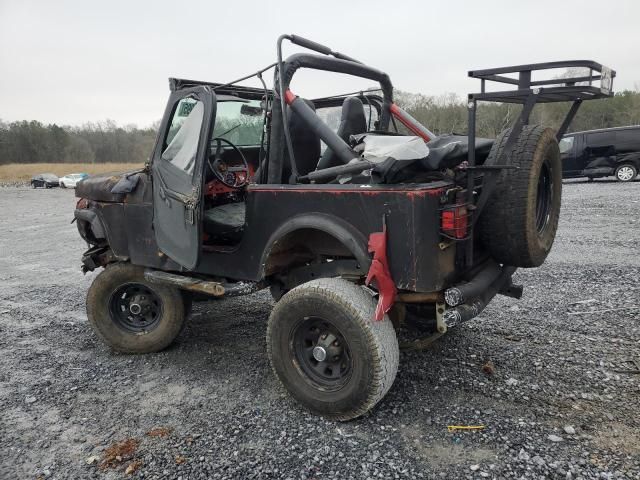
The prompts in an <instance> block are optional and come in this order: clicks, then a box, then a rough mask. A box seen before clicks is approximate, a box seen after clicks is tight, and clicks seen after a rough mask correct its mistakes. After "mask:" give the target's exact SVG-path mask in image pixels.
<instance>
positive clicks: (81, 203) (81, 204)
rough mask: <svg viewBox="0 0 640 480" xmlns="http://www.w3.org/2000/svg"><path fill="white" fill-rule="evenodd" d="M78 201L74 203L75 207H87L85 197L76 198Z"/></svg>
mask: <svg viewBox="0 0 640 480" xmlns="http://www.w3.org/2000/svg"><path fill="white" fill-rule="evenodd" d="M77 200H78V203H76V209H78V210H82V209H83V208H89V200H87V199H86V198H78V199H77Z"/></svg>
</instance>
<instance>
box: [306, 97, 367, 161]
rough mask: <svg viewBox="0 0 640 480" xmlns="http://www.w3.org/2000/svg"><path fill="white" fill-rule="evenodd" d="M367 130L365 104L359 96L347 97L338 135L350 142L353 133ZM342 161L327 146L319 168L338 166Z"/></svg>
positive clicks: (357, 133) (343, 106) (343, 104)
mask: <svg viewBox="0 0 640 480" xmlns="http://www.w3.org/2000/svg"><path fill="white" fill-rule="evenodd" d="M366 131H367V116H366V115H365V113H364V105H363V104H362V100H360V99H359V98H358V97H347V98H345V99H344V101H343V102H342V113H341V116H340V126H339V127H338V131H337V132H336V133H337V134H338V136H339V137H340V138H341V139H342V140H344V141H345V142H347V143H349V137H350V136H351V135H359V134H361V133H365V132H366ZM338 165H342V161H341V160H340V159H339V158H338V156H337V155H336V154H335V153H333V150H331V149H330V148H327V149H326V150H325V152H324V154H323V155H322V158H321V159H320V161H319V162H318V170H320V169H321V168H329V167H337V166H338Z"/></svg>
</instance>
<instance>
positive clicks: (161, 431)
mask: <svg viewBox="0 0 640 480" xmlns="http://www.w3.org/2000/svg"><path fill="white" fill-rule="evenodd" d="M171 431H172V430H171V429H170V428H167V427H158V428H153V429H151V430H149V431H148V432H147V436H148V437H159V438H164V437H168V436H169V435H171Z"/></svg>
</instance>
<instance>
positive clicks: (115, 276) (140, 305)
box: [87, 263, 186, 353]
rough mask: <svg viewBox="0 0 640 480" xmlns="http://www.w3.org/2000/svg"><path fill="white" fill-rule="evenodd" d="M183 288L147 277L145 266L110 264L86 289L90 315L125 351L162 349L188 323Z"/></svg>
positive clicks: (98, 328) (97, 328)
mask: <svg viewBox="0 0 640 480" xmlns="http://www.w3.org/2000/svg"><path fill="white" fill-rule="evenodd" d="M185 313H186V309H185V301H184V297H183V295H182V293H181V291H180V290H178V289H177V288H173V287H168V286H166V285H156V284H151V283H149V282H147V281H146V280H145V279H144V268H142V267H138V266H135V265H131V264H129V263H116V264H112V265H108V266H107V268H105V269H104V270H103V271H102V272H101V273H100V274H99V275H98V276H97V277H96V278H95V279H94V281H93V283H92V284H91V286H90V287H89V291H88V292H87V317H88V319H89V322H90V323H91V326H92V327H93V329H94V331H95V332H96V333H97V334H98V336H100V338H101V339H102V340H103V341H104V342H105V343H107V344H108V345H109V346H111V347H112V348H113V349H115V350H118V351H120V352H125V353H149V352H157V351H160V350H162V349H164V348H166V347H167V346H169V344H171V342H173V340H174V339H175V338H176V337H177V336H178V334H179V333H180V331H181V330H182V327H183V326H184V322H185V316H186V315H185Z"/></svg>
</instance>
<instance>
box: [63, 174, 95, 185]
mask: <svg viewBox="0 0 640 480" xmlns="http://www.w3.org/2000/svg"><path fill="white" fill-rule="evenodd" d="M88 176H89V174H88V173H69V174H67V175H65V176H64V177H60V187H61V188H76V185H77V184H78V182H79V181H81V180H84V179H85V178H87V177H88Z"/></svg>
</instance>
